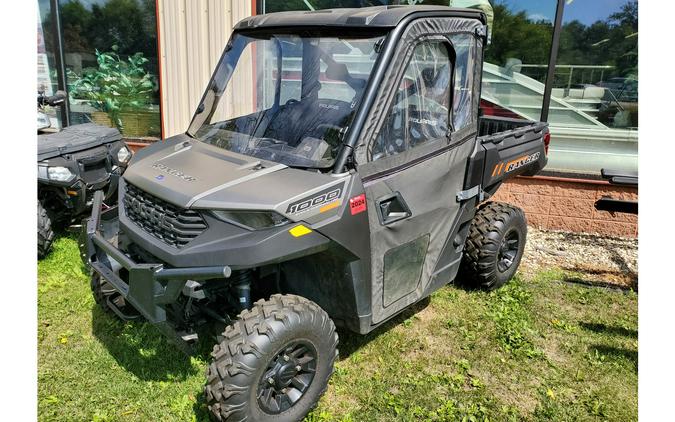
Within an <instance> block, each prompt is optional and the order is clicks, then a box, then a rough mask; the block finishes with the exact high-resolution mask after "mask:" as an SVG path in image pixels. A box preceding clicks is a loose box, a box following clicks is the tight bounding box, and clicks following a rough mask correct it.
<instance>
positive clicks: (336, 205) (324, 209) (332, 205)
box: [319, 201, 340, 213]
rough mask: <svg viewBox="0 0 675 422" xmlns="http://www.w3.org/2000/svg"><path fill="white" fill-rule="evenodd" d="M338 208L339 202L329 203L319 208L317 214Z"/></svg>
mask: <svg viewBox="0 0 675 422" xmlns="http://www.w3.org/2000/svg"><path fill="white" fill-rule="evenodd" d="M339 206H340V201H334V202H331V203H330V204H328V205H324V206H323V207H321V208H319V212H320V213H321V212H326V211H329V210H332V209H333V208H337V207H339Z"/></svg>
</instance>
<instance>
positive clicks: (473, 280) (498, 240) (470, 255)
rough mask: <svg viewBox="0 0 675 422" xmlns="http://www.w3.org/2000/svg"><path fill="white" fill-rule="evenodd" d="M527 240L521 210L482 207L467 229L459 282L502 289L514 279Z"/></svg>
mask: <svg viewBox="0 0 675 422" xmlns="http://www.w3.org/2000/svg"><path fill="white" fill-rule="evenodd" d="M526 240H527V220H526V219H525V213H524V212H523V210H522V209H520V208H518V207H515V206H513V205H509V204H504V203H501V202H487V203H485V204H483V205H481V206H480V208H479V209H478V212H477V213H476V215H475V216H474V218H473V221H472V222H471V227H470V228H469V235H468V237H467V240H466V245H465V246H464V256H463V258H462V265H461V270H460V276H459V280H460V281H464V282H466V283H467V284H469V285H470V286H471V287H475V288H480V289H484V290H494V289H497V288H499V287H501V286H502V285H504V283H506V282H507V281H509V280H510V279H511V278H512V277H513V276H514V275H515V273H516V270H517V269H518V266H519V265H520V260H521V258H522V257H523V251H524V250H525V241H526Z"/></svg>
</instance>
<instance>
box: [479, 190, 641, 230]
mask: <svg viewBox="0 0 675 422" xmlns="http://www.w3.org/2000/svg"><path fill="white" fill-rule="evenodd" d="M603 196H611V197H612V198H615V199H630V200H636V199H637V197H638V193H637V189H636V188H630V187H622V186H612V185H609V184H607V183H605V182H602V181H572V180H566V179H559V178H552V177H517V178H515V179H512V180H511V181H509V182H506V183H504V184H503V185H502V186H501V187H500V188H499V190H498V191H497V194H496V195H495V196H494V197H493V198H492V200H495V201H503V202H509V203H512V204H514V205H518V206H519V207H521V208H523V209H524V210H525V213H526V215H527V220H528V223H529V224H530V225H532V226H534V227H537V228H543V229H555V230H565V231H571V232H583V233H600V234H605V235H611V236H622V237H636V236H637V231H638V228H637V216H636V215H632V214H621V213H615V214H614V215H612V214H611V213H609V212H607V211H597V210H596V209H595V207H594V206H593V204H594V203H595V201H596V200H597V199H600V198H601V197H603Z"/></svg>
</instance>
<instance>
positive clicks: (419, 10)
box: [234, 6, 487, 30]
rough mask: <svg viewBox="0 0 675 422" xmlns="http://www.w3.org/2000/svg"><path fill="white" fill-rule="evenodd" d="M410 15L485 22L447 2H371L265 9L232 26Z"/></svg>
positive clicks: (385, 23)
mask: <svg viewBox="0 0 675 422" xmlns="http://www.w3.org/2000/svg"><path fill="white" fill-rule="evenodd" d="M411 15H419V17H462V18H471V19H478V20H480V21H481V22H482V23H483V24H486V22H487V21H486V19H485V15H484V14H483V12H481V11H480V10H476V9H461V8H452V7H446V6H373V7H362V8H343V9H322V10H316V11H304V12H303V11H297V10H296V11H289V12H277V13H268V14H264V15H256V16H251V17H248V18H246V19H243V20H241V21H239V22H238V23H237V25H235V27H234V29H235V30H247V29H257V28H275V27H289V26H290V27H292V26H308V27H353V28H373V29H374V28H392V27H395V26H396V25H398V24H399V23H400V22H401V21H402V20H404V19H405V18H407V17H409V16H411Z"/></svg>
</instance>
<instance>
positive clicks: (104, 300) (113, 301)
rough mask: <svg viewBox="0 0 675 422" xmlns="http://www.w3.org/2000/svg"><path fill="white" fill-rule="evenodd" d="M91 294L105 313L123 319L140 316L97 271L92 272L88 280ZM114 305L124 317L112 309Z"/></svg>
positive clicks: (133, 318)
mask: <svg viewBox="0 0 675 422" xmlns="http://www.w3.org/2000/svg"><path fill="white" fill-rule="evenodd" d="M90 287H91V294H92V296H94V301H95V302H96V304H97V305H98V306H100V307H101V309H103V311H105V312H106V313H107V314H110V315H112V316H114V317H115V318H119V319H122V320H125V321H130V320H135V319H139V318H140V314H139V313H138V311H137V310H136V309H134V308H133V306H131V305H130V304H128V303H127V302H126V300H124V297H122V295H121V294H119V292H117V290H115V288H114V287H113V286H112V284H110V282H109V281H108V280H106V279H105V278H102V277H101V276H100V275H99V274H98V273H93V274H92V276H91V281H90ZM112 306H114V307H116V308H117V310H118V311H119V312H121V313H122V315H124V316H125V317H124V318H122V317H121V316H120V315H119V314H118V313H117V312H115V311H114V310H113V309H112Z"/></svg>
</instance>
